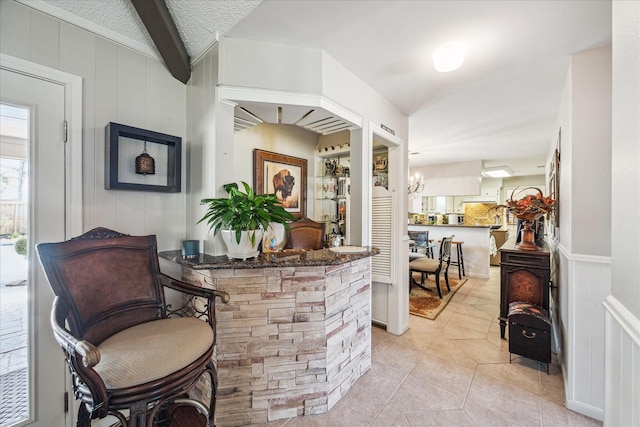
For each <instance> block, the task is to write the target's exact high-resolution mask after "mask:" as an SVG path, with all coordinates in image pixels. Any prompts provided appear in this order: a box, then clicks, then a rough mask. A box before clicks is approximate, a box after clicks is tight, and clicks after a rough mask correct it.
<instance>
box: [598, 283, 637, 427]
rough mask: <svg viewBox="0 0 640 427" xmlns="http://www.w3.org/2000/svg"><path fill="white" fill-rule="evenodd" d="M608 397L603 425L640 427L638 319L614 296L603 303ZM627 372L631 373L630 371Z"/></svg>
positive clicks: (606, 392)
mask: <svg viewBox="0 0 640 427" xmlns="http://www.w3.org/2000/svg"><path fill="white" fill-rule="evenodd" d="M604 307H605V313H606V317H605V327H606V332H605V336H606V341H605V347H606V349H607V357H606V358H605V363H606V364H605V370H604V374H605V378H610V379H615V381H607V383H606V385H605V390H604V391H605V395H606V396H607V399H608V401H607V403H608V405H607V406H606V411H605V414H604V417H605V418H604V425H607V426H637V425H640V405H638V402H640V372H639V370H638V367H640V320H638V319H637V318H636V317H634V316H633V314H632V313H631V312H630V311H629V310H628V309H627V308H626V307H625V306H624V305H623V304H622V303H621V302H620V301H618V300H617V299H616V298H615V297H614V296H612V295H610V296H608V297H607V298H606V300H605V302H604ZM629 371H630V372H629Z"/></svg>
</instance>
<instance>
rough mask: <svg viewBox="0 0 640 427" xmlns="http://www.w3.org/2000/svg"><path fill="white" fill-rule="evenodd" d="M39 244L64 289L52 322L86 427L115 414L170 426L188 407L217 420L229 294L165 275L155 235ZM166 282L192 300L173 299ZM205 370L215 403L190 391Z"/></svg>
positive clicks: (102, 234) (54, 284) (49, 271)
mask: <svg viewBox="0 0 640 427" xmlns="http://www.w3.org/2000/svg"><path fill="white" fill-rule="evenodd" d="M36 250H37V253H38V256H39V258H40V262H41V264H42V267H43V268H44V272H45V274H46V277H47V280H48V281H49V284H50V286H51V288H52V290H53V293H54V294H55V299H54V303H53V307H52V310H51V325H52V328H53V334H54V337H55V339H56V340H57V341H58V343H59V344H60V347H62V350H63V352H64V355H65V359H66V361H67V364H68V365H69V369H70V371H71V379H72V385H73V388H74V393H75V396H76V399H78V400H79V401H80V404H79V407H78V418H77V425H78V426H82V427H88V426H90V425H91V420H92V419H96V418H104V417H106V416H107V415H113V416H115V417H116V418H117V419H118V421H119V422H120V423H121V424H122V425H125V426H136V427H138V426H140V427H141V426H149V427H150V426H152V425H153V426H155V425H156V424H159V425H167V423H168V422H169V420H170V418H171V414H172V413H173V411H174V410H175V408H176V407H177V406H180V405H192V406H195V407H197V408H198V410H199V411H200V412H202V413H204V414H205V416H206V418H207V420H208V421H207V425H210V424H212V423H213V417H214V412H215V403H216V389H217V374H216V369H215V366H214V364H213V361H212V355H213V349H214V345H215V323H216V321H215V299H216V298H220V299H221V300H222V302H228V301H229V295H228V294H227V293H226V292H220V291H216V290H211V289H206V288H202V287H199V286H194V285H191V284H188V283H185V282H182V281H179V280H176V279H173V278H171V277H169V276H167V275H165V274H163V273H161V272H160V268H159V264H158V254H157V243H156V237H155V236H129V235H126V234H122V233H119V232H117V231H113V230H109V229H106V228H95V229H93V230H91V231H89V232H87V233H85V234H83V235H81V236H79V237H76V238H73V239H71V240H68V241H65V242H58V243H39V244H38V245H37V246H36ZM165 288H170V289H173V290H175V291H178V292H181V293H182V294H183V295H184V296H183V299H182V301H183V302H185V305H184V306H182V307H177V308H172V306H171V305H167V303H166V300H165V293H164V289H165ZM197 298H200V300H199V301H196V299H197ZM202 303H204V304H203V305H202ZM203 306H204V308H202V307H203ZM203 376H205V379H207V378H206V377H208V380H209V382H208V384H209V385H208V386H206V387H205V388H204V389H200V390H201V391H202V394H203V395H208V396H206V397H208V402H206V401H205V402H202V401H200V400H196V399H193V398H189V397H187V394H188V393H189V392H190V391H191V390H193V389H194V388H195V387H196V385H197V384H198V383H199V380H200V378H201V377H203ZM207 388H208V389H209V390H207ZM203 397H204V396H203ZM203 400H206V398H205V399H203Z"/></svg>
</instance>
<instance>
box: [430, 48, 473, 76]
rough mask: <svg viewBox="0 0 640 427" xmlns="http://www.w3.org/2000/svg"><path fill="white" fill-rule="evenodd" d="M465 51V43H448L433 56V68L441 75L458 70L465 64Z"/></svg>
mask: <svg viewBox="0 0 640 427" xmlns="http://www.w3.org/2000/svg"><path fill="white" fill-rule="evenodd" d="M465 51H466V45H465V44H464V43H448V44H446V45H444V46H441V47H439V48H438V49H437V50H436V51H435V53H434V54H433V67H434V68H435V69H436V71H439V72H441V73H447V72H449V71H453V70H456V69H458V68H460V66H461V65H462V63H463V62H464V55H465Z"/></svg>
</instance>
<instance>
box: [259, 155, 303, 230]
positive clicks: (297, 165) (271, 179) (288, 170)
mask: <svg viewBox="0 0 640 427" xmlns="http://www.w3.org/2000/svg"><path fill="white" fill-rule="evenodd" d="M253 168H254V170H255V173H254V175H253V188H254V191H255V192H256V194H275V195H276V196H277V197H278V200H280V202H281V203H282V206H283V207H284V208H285V209H286V210H287V211H288V212H289V213H291V214H292V215H293V216H295V217H296V218H298V219H302V218H305V217H306V212H307V160H306V159H301V158H299V157H292V156H286V155H284V154H278V153H272V152H270V151H264V150H258V149H255V150H253Z"/></svg>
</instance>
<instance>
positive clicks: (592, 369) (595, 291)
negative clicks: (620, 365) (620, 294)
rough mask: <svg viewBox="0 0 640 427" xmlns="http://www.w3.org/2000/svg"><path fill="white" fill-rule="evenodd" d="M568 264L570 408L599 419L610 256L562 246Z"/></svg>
mask: <svg viewBox="0 0 640 427" xmlns="http://www.w3.org/2000/svg"><path fill="white" fill-rule="evenodd" d="M560 257H561V258H564V260H562V259H561V261H560V265H561V266H562V265H566V268H567V279H566V280H567V292H566V298H567V301H566V302H565V304H566V306H567V307H568V311H567V318H566V320H565V322H566V323H565V324H564V325H563V326H564V327H565V330H564V339H565V345H564V348H563V350H564V352H565V354H564V355H563V360H564V365H563V370H564V377H565V395H566V402H567V408H569V409H571V410H574V411H576V412H579V413H581V414H585V415H588V416H590V417H592V418H596V419H599V420H602V419H603V408H604V363H605V360H604V344H605V324H604V320H605V313H604V308H603V306H602V303H603V302H604V300H605V298H606V297H607V295H609V294H610V292H611V285H610V276H611V259H610V258H609V257H598V256H593V255H579V254H569V253H567V252H566V251H565V250H564V248H562V247H560Z"/></svg>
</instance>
